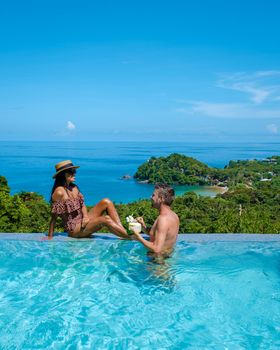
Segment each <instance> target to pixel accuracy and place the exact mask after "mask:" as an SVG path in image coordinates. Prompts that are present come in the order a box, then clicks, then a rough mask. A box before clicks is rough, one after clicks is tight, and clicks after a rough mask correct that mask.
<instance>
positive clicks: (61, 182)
mask: <svg viewBox="0 0 280 350" xmlns="http://www.w3.org/2000/svg"><path fill="white" fill-rule="evenodd" d="M67 170H68V169H66V170H64V171H62V172H61V173H59V174H57V175H56V177H55V180H54V184H53V188H52V191H51V198H50V203H52V195H53V193H54V191H55V190H56V188H57V187H59V186H62V187H64V188H66V189H67V190H69V191H72V190H73V188H74V187H77V188H78V189H79V187H78V186H77V185H75V184H73V183H70V184H69V185H67V182H66V177H65V174H66V173H67Z"/></svg>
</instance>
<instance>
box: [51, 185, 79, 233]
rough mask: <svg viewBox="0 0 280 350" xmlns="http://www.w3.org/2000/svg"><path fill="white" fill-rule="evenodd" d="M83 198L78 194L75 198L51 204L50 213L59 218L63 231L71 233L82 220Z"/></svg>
mask: <svg viewBox="0 0 280 350" xmlns="http://www.w3.org/2000/svg"><path fill="white" fill-rule="evenodd" d="M84 203H85V202H84V196H83V195H82V194H81V193H80V192H79V193H78V195H77V197H75V198H67V199H64V200H58V201H55V202H53V203H52V206H51V212H52V214H57V215H59V216H61V218H62V222H63V226H64V229H65V231H67V232H69V233H72V232H74V230H75V228H76V227H77V225H78V224H81V222H82V220H83V213H82V207H83V205H84Z"/></svg>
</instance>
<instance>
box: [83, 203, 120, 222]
mask: <svg viewBox="0 0 280 350" xmlns="http://www.w3.org/2000/svg"><path fill="white" fill-rule="evenodd" d="M105 211H106V212H107V214H108V215H109V216H110V217H111V219H112V220H113V221H115V222H116V223H117V224H118V225H120V226H122V223H121V220H120V217H119V214H118V212H117V210H116V208H115V206H114V204H113V202H112V201H111V200H110V199H108V198H104V199H102V200H101V201H100V202H98V203H97V204H96V205H95V206H94V207H93V208H92V209H91V210H90V211H89V216H92V217H99V216H102V215H103V213H104V212H105ZM122 227H123V226H122Z"/></svg>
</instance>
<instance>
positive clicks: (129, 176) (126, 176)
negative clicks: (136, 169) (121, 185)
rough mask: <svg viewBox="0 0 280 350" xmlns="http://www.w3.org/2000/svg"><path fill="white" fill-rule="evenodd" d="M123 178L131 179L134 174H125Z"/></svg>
mask: <svg viewBox="0 0 280 350" xmlns="http://www.w3.org/2000/svg"><path fill="white" fill-rule="evenodd" d="M121 179H122V180H129V179H132V176H131V175H128V174H127V175H123V176H122V177H121Z"/></svg>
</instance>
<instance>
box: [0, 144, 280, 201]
mask: <svg viewBox="0 0 280 350" xmlns="http://www.w3.org/2000/svg"><path fill="white" fill-rule="evenodd" d="M171 153H181V154H184V155H187V156H190V157H194V158H196V159H198V160H199V161H202V162H204V163H206V164H207V165H209V166H213V167H218V168H223V167H224V166H225V165H227V164H228V162H229V161H230V160H238V159H240V160H241V159H242V160H243V159H264V158H266V157H269V156H272V155H280V143H238V144H237V143H234V144H232V143H227V144H225V143H223V144H219V143H215V144H214V143H211V144H210V143H183V142H180V143H179V142H178V143H175V142H170V143H168V142H142V143H141V142H31V141H30V142H27V141H21V142H14V141H0V175H2V176H5V177H6V178H7V180H8V184H9V186H10V188H11V193H12V194H14V193H17V192H20V191H30V192H38V193H40V194H42V195H43V196H44V197H45V198H46V200H49V198H50V191H51V187H52V185H53V179H52V175H53V174H54V173H55V168H54V165H55V164H56V163H58V162H60V161H62V160H65V159H70V160H72V161H73V163H74V164H76V165H80V168H79V169H78V171H77V176H76V183H77V184H78V185H79V187H80V189H81V191H82V193H83V194H84V195H85V200H86V204H87V205H93V204H94V203H97V202H98V201H99V200H101V199H102V198H104V197H109V198H110V199H111V200H113V201H114V202H116V203H128V202H132V201H135V200H138V199H140V198H149V197H150V195H151V193H152V191H153V186H152V185H150V184H139V183H137V182H136V181H135V180H134V179H129V180H123V179H121V178H122V176H123V175H131V176H133V174H134V173H135V172H136V170H137V167H138V166H139V165H141V164H142V163H143V162H146V161H147V160H148V159H149V158H150V157H152V156H155V157H159V156H167V155H169V154H171ZM185 191H195V192H197V193H199V194H202V195H211V196H213V195H214V192H213V191H212V190H209V188H205V187H200V186H180V187H177V188H176V193H177V194H181V193H183V192H185Z"/></svg>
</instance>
